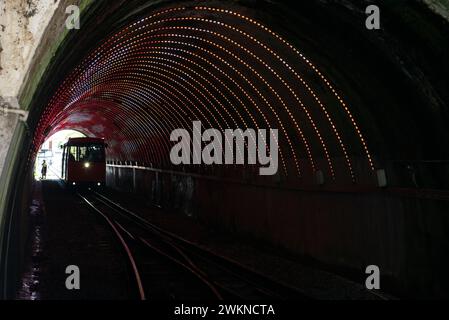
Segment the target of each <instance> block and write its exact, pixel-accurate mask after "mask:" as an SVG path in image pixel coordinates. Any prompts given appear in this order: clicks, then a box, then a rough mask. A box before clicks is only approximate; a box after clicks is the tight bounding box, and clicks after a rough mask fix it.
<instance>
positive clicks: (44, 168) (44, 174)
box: [41, 160, 48, 180]
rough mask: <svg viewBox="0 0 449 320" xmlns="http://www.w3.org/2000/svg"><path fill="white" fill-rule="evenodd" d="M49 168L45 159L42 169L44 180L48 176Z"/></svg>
mask: <svg viewBox="0 0 449 320" xmlns="http://www.w3.org/2000/svg"><path fill="white" fill-rule="evenodd" d="M47 168H48V166H47V162H46V161H45V160H44V161H43V162H42V170H41V174H42V176H41V179H42V180H44V179H46V178H47Z"/></svg>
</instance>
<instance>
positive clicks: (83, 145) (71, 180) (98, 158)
mask: <svg viewBox="0 0 449 320" xmlns="http://www.w3.org/2000/svg"><path fill="white" fill-rule="evenodd" d="M63 148H64V151H63V155H62V179H63V180H64V181H65V182H66V184H67V185H68V186H74V187H76V186H96V187H102V186H104V185H105V181H106V156H105V149H106V144H105V141H104V139H98V138H71V139H69V141H68V142H67V143H66V144H65V145H64V146H63Z"/></svg>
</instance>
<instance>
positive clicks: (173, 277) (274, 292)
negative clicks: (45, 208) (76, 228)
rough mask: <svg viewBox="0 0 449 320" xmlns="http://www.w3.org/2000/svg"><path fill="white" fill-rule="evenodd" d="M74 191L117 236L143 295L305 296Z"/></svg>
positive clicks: (105, 201)
mask: <svg viewBox="0 0 449 320" xmlns="http://www.w3.org/2000/svg"><path fill="white" fill-rule="evenodd" d="M78 196H79V197H80V198H81V199H82V200H83V201H84V203H85V204H86V205H88V206H89V207H90V208H91V210H92V211H94V212H96V213H97V214H99V215H101V216H102V217H103V218H104V219H105V220H106V222H107V223H108V224H109V225H110V227H111V229H112V230H113V232H114V233H115V235H116V236H117V239H118V240H119V242H120V243H121V245H122V246H123V248H124V251H125V252H126V256H127V259H128V260H129V266H130V269H131V270H132V273H133V278H134V279H135V282H136V289H137V291H138V297H139V298H140V299H141V300H146V299H173V300H175V299H178V300H182V299H188V300H202V299H203V300H204V299H207V300H232V299H244V300H268V299H269V300H286V299H297V300H298V299H300V300H308V299H309V298H308V297H307V296H306V295H304V294H303V293H302V292H301V291H300V290H299V289H296V288H293V287H290V286H288V285H285V284H282V283H279V282H277V281H275V280H273V279H271V278H269V277H266V276H265V275H262V274H259V273H257V272H255V271H253V270H250V269H248V268H246V267H245V266H243V265H240V264H239V263H238V262H236V261H232V260H230V259H228V258H225V257H223V256H220V255H219V254H217V253H214V252H211V251H208V250H206V249H204V248H202V247H199V246H197V245H196V244H194V243H191V242H189V241H187V240H185V239H183V238H180V237H179V236H177V235H175V234H172V233H170V232H167V231H165V230H162V229H161V228H159V227H158V226H156V225H154V224H152V223H150V222H149V221H147V220H145V219H143V218H142V217H140V216H138V215H137V214H135V213H134V212H132V211H130V210H128V209H126V208H124V207H122V206H121V205H120V204H118V203H116V202H114V201H113V200H111V199H109V198H108V197H106V196H104V195H103V194H100V193H98V192H94V191H91V192H86V193H83V194H80V193H79V194H78Z"/></svg>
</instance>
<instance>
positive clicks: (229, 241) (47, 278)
mask: <svg viewBox="0 0 449 320" xmlns="http://www.w3.org/2000/svg"><path fill="white" fill-rule="evenodd" d="M104 193H105V194H107V195H108V197H110V198H111V199H114V200H115V201H116V202H118V203H120V204H122V205H123V206H124V207H126V208H129V209H131V210H133V211H135V212H136V213H138V214H139V215H140V216H142V217H144V218H145V219H148V220H149V221H151V222H153V223H155V224H157V225H158V226H160V227H161V228H163V229H165V230H167V231H171V232H173V233H175V234H178V235H180V236H181V237H183V238H185V239H187V240H190V241H192V242H195V243H197V244H199V245H201V246H203V247H205V248H208V249H210V250H212V251H215V252H218V253H220V254H221V255H224V256H226V257H228V258H230V259H233V260H235V261H238V262H239V263H241V264H243V265H246V266H248V267H249V268H251V269H253V270H256V271H258V272H260V273H264V274H266V275H268V276H270V277H272V278H275V279H277V280H278V281H281V282H284V283H288V284H290V285H293V286H296V287H298V288H300V289H301V290H302V291H303V292H305V293H306V294H307V295H308V296H310V297H312V298H317V299H379V298H380V296H379V293H377V292H376V293H373V292H370V291H368V290H366V289H365V288H364V287H363V286H362V284H360V283H357V282H354V281H351V280H348V279H345V278H343V277H340V276H337V275H335V274H333V273H330V272H327V271H324V270H320V269H317V268H312V267H310V266H307V265H305V264H303V263H301V262H300V261H299V260H298V259H296V258H294V257H291V256H288V255H286V254H284V253H282V252H280V251H279V250H276V248H270V247H268V246H266V245H261V244H257V243H254V242H252V241H249V240H247V239H243V238H240V237H237V236H236V235H233V234H225V233H223V232H218V231H217V230H212V229H210V228H207V227H205V226H204V225H202V224H201V223H200V222H199V221H196V220H194V219H192V218H188V217H185V216H182V215H179V214H176V213H170V212H166V211H164V210H162V209H161V208H157V207H154V206H151V204H149V203H146V200H145V199H144V198H139V197H137V196H135V195H132V194H126V193H121V192H116V191H112V190H106V191H104ZM33 198H34V199H33V202H32V206H31V208H30V218H31V221H32V227H31V232H30V241H29V242H30V243H29V250H30V255H29V256H30V258H29V259H28V262H27V268H26V270H25V272H24V275H23V281H22V286H21V288H20V290H19V294H18V298H19V299H27V300H28V299H34V300H36V299H43V300H47V299H51V300H55V299H57V300H59V299H63V300H70V299H82V300H98V299H135V298H136V296H135V293H136V291H135V290H134V289H133V287H132V286H133V284H134V282H133V279H131V278H130V277H131V276H130V273H129V270H128V266H127V264H126V261H127V260H126V259H125V257H124V253H123V252H122V251H121V247H120V245H119V243H118V242H117V240H116V239H115V238H114V236H113V234H112V232H111V230H110V229H109V227H108V226H107V225H106V224H105V222H104V220H102V218H100V217H99V216H98V215H96V214H94V213H92V212H91V211H90V210H89V209H88V208H86V207H85V206H84V205H83V204H82V202H81V200H80V199H78V198H77V197H76V195H75V194H74V193H73V192H69V191H67V190H65V189H63V187H62V185H61V184H60V183H59V182H58V181H49V180H48V181H39V182H36V183H35V186H34V194H33ZM70 265H75V266H78V267H79V269H80V273H81V277H80V278H81V283H80V284H81V289H80V290H68V289H67V288H66V279H67V277H68V276H69V275H68V274H66V268H67V267H68V266H70Z"/></svg>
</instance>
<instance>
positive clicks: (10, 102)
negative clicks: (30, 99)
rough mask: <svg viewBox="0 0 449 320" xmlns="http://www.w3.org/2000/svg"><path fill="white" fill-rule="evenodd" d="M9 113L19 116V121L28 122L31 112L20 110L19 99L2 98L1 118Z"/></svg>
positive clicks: (0, 106) (0, 102) (0, 98)
mask: <svg viewBox="0 0 449 320" xmlns="http://www.w3.org/2000/svg"><path fill="white" fill-rule="evenodd" d="M9 113H12V114H18V115H19V120H20V121H23V122H26V121H27V120H28V114H29V112H28V111H26V110H23V109H21V108H20V105H19V102H18V101H17V98H13V97H6V98H4V97H0V116H6V115H8V114H9Z"/></svg>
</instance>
